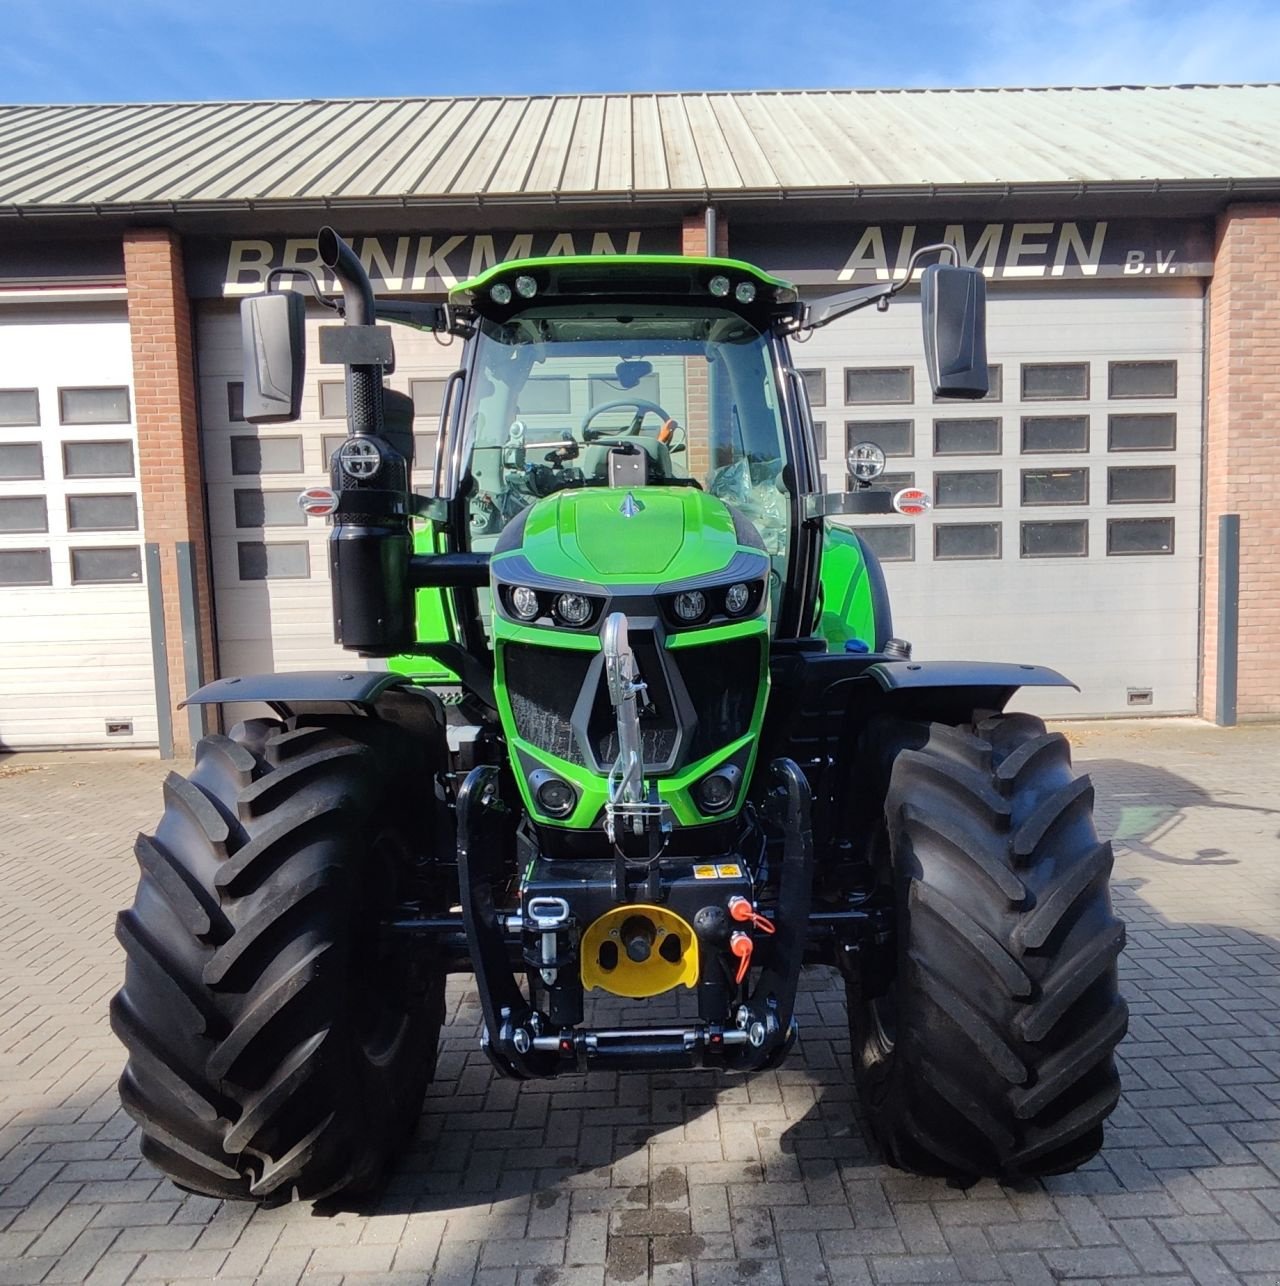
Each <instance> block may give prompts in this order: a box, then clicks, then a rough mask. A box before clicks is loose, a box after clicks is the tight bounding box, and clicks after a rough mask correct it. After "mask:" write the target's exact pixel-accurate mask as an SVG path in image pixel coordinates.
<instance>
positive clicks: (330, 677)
mask: <svg viewBox="0 0 1280 1286" xmlns="http://www.w3.org/2000/svg"><path fill="white" fill-rule="evenodd" d="M399 684H403V685H406V686H408V685H409V680H408V679H406V678H405V676H404V675H403V674H392V673H389V672H388V671H385V670H296V671H293V672H291V673H286V674H246V675H242V676H238V677H235V678H230V679H215V680H214V681H213V682H212V683H206V684H205V685H204V686H203V687H202V688H197V689H196V690H195V691H194V692H193V693H192V694H191V695H190V696H189V697H187V699H186V700H185V701H183V702H182V703H181V706H189V705H193V706H194V705H205V706H207V705H220V704H222V703H223V702H226V701H265V702H273V701H281V702H286V703H288V704H291V705H292V704H295V703H298V702H303V701H345V702H348V703H349V704H351V705H372V704H373V703H374V702H375V701H376V700H377V699H378V697H380V696H381V695H382V694H383V693H384V692H385V691H386V690H387V689H388V688H393V687H396V686H397V685H399ZM181 706H180V707H179V708H181Z"/></svg>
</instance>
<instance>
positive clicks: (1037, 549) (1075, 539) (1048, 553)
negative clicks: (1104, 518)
mask: <svg viewBox="0 0 1280 1286" xmlns="http://www.w3.org/2000/svg"><path fill="white" fill-rule="evenodd" d="M1021 526H1022V530H1021V533H1020V537H1019V539H1020V542H1021V554H1022V557H1023V558H1083V557H1085V555H1086V554H1088V552H1089V524H1088V523H1087V522H1085V521H1084V519H1083V518H1081V519H1078V520H1075V519H1073V520H1072V521H1070V522H1024V523H1022V525H1021Z"/></svg>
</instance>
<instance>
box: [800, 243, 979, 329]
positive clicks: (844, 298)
mask: <svg viewBox="0 0 1280 1286" xmlns="http://www.w3.org/2000/svg"><path fill="white" fill-rule="evenodd" d="M927 254H938V255H941V256H943V257H944V258H945V257H947V256H950V258H951V260H952V262H953V263H958V262H959V258H960V256H959V254H958V253H957V251H956V248H955V246H953V245H952V244H951V242H949V241H939V242H936V243H935V244H933V245H931V246H921V247H920V248H919V249H918V250H916V251H915V252H914V253H913V254H912V256H911V258H910V259H908V260H907V270H906V272H905V273H903V275H902V280H901V281H878V282H876V283H875V284H874V285H871V286H858V287H857V288H856V289H854V290H845V291H842V292H841V293H840V294H838V295H828V296H827V297H826V298H825V299H819V300H817V301H816V302H814V303H813V304H811V305H809V306H808V308H807V309H806V310H805V317H804V321H803V322H802V323H801V326H800V329H803V330H817V328H818V327H819V326H826V325H827V324H828V323H830V322H833V321H835V320H836V319H837V318H840V317H846V316H848V314H849V313H852V312H856V311H857V310H858V309H859V308H866V307H867V305H868V304H875V306H876V307H877V308H878V309H879V310H880V312H884V310H885V309H886V308H888V307H889V300H890V299H892V298H893V297H894V295H896V294H897V293H898V292H899V291H900V290H905V289H906V287H907V286H909V285H910V284H911V281H912V279H913V278H914V277H915V275H916V269H917V267H918V266H919V263H920V260H921V258H923V257H924V256H925V255H927Z"/></svg>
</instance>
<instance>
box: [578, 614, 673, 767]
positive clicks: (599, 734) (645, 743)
mask: <svg viewBox="0 0 1280 1286" xmlns="http://www.w3.org/2000/svg"><path fill="white" fill-rule="evenodd" d="M631 650H632V651H633V652H634V653H635V654H636V665H637V666H638V667H639V668H640V677H641V678H642V679H643V680H644V682H645V687H646V695H647V696H648V704H647V705H646V706H645V707H644V708H643V709H642V710H641V711H640V743H641V747H642V753H643V755H644V766H645V768H647V769H652V768H660V767H665V766H666V765H667V764H668V763H669V762H670V760H671V756H672V755H674V754H675V750H676V741H677V739H678V738H679V735H680V716H679V712H678V711H677V709H676V703H675V699H674V697H673V696H672V693H671V685H670V684H669V683H668V682H667V675H666V671H665V669H664V668H663V664H662V659H661V658H660V657H659V655H658V647H657V644H656V643H655V642H654V639H653V635H652V634H648V633H641V632H639V631H637V632H636V633H634V634H632V635H631ZM667 664H668V665H670V664H671V653H669V652H668V653H667ZM587 736H588V738H589V740H590V742H591V753H592V754H593V755H595V757H596V762H597V763H599V764H601V765H602V766H604V767H605V768H612V767H613V765H614V764H615V763H616V762H617V758H618V720H617V718H616V716H615V715H614V713H613V706H612V704H611V703H610V701H609V686H608V684H607V683H604V682H601V684H600V688H599V690H598V691H597V692H596V700H595V704H594V705H593V706H592V708H591V722H590V723H589V724H588V725H587Z"/></svg>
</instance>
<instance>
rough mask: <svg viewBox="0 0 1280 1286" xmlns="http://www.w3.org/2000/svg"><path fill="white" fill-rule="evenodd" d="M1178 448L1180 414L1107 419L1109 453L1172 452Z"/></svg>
mask: <svg viewBox="0 0 1280 1286" xmlns="http://www.w3.org/2000/svg"><path fill="white" fill-rule="evenodd" d="M1177 445H1178V417H1177V416H1176V415H1173V414H1157V415H1109V416H1107V450H1108V451H1172V450H1173V449H1174V448H1175V447H1176V446H1177Z"/></svg>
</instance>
